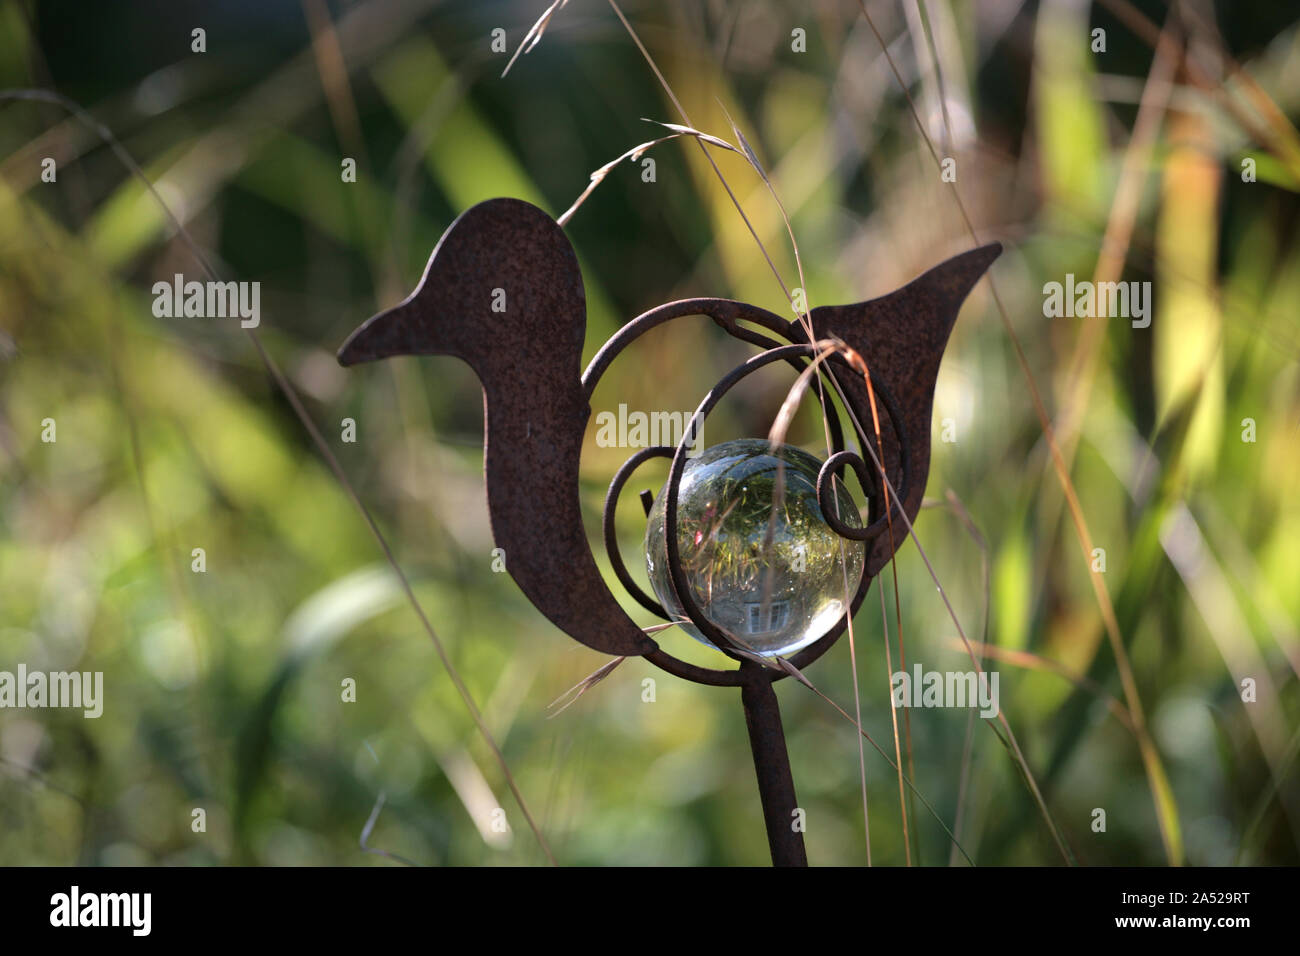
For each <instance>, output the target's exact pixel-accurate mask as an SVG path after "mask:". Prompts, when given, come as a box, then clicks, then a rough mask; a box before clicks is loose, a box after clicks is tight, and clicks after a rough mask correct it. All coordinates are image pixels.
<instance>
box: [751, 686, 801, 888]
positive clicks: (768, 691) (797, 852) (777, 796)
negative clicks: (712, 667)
mask: <svg viewBox="0 0 1300 956" xmlns="http://www.w3.org/2000/svg"><path fill="white" fill-rule="evenodd" d="M740 670H741V673H742V674H743V675H744V676H745V679H744V680H742V682H741V685H740V700H741V702H742V703H743V704H744V705H745V725H746V726H747V727H748V728H749V746H750V749H751V750H752V751H753V752H754V770H755V772H756V773H757V774H758V795H759V798H760V799H761V800H762V802H763V822H764V823H765V824H766V825H767V845H768V847H769V848H770V849H771V851H772V865H773V866H807V865H808V854H807V852H806V851H805V850H804V846H803V828H802V826H800V827H799V828H796V826H795V824H796V822H797V821H796V818H795V810H796V809H797V808H798V806H799V803H798V800H797V799H796V798H795V795H794V778H793V777H792V776H791V775H790V755H789V753H788V752H787V751H786V749H785V729H784V728H783V727H782V726H781V709H780V707H779V706H778V705H777V702H776V691H774V690H773V689H772V682H771V679H770V678H769V676H768V675H767V673H765V671H764V670H763V668H762V667H760V666H759V665H757V664H754V663H752V662H751V661H745V662H744V663H743V664H741V667H740Z"/></svg>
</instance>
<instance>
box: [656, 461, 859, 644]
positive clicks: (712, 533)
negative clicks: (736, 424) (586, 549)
mask: <svg viewBox="0 0 1300 956" xmlns="http://www.w3.org/2000/svg"><path fill="white" fill-rule="evenodd" d="M778 457H779V458H780V460H781V461H783V462H784V463H785V466H784V469H783V472H784V476H783V481H784V492H783V500H782V502H781V506H780V507H779V508H777V509H776V512H775V517H773V507H772V505H773V498H774V497H775V493H776V481H777V469H778ZM820 469H821V462H820V461H818V460H817V459H816V458H814V457H813V456H812V455H810V454H808V453H807V452H805V451H801V450H800V449H798V448H794V447H792V446H790V445H781V446H779V447H774V446H772V445H771V444H770V443H769V442H767V441H764V440H761V439H742V440H740V441H730V442H725V443H723V444H721V445H714V446H713V447H712V448H708V449H706V450H705V451H704V452H702V453H701V454H700V455H699V456H697V457H695V458H691V459H688V460H687V462H686V466H685V468H684V470H683V472H682V481H681V485H680V487H679V488H678V496H677V543H678V551H679V553H680V556H681V563H682V570H683V571H684V572H685V575H686V580H687V581H688V582H689V583H690V586H691V590H692V592H693V596H694V598H695V602H696V604H698V605H699V607H700V610H701V611H703V613H704V616H705V617H706V618H707V619H708V620H709V621H710V622H711V623H712V624H713V625H714V626H715V627H717V628H718V629H719V630H721V631H722V632H723V633H725V634H726V635H728V636H729V637H731V638H733V639H735V640H736V641H737V643H738V644H739V645H740V646H741V647H742V648H747V649H750V650H753V651H754V652H755V653H758V654H762V655H765V656H771V655H775V654H781V655H787V654H793V653H794V652H795V651H797V650H799V649H800V648H803V647H806V646H808V645H809V644H811V643H812V642H813V641H815V640H817V638H819V637H821V636H822V635H823V634H825V633H826V632H827V631H829V630H830V629H831V627H832V626H833V625H834V624H835V623H836V622H837V621H838V620H839V619H840V617H841V616H842V615H843V614H844V612H845V610H846V608H847V607H848V605H849V602H850V601H851V600H852V597H853V595H854V594H855V593H856V592H857V589H858V582H859V580H860V578H861V576H862V568H863V555H864V552H865V547H864V545H863V543H862V542H861V541H850V540H848V539H847V538H841V537H840V536H839V535H837V534H836V533H835V532H834V531H832V530H831V528H830V526H829V525H827V524H826V521H825V520H824V519H823V518H822V512H821V508H820V507H818V504H817V472H818V471H819V470H820ZM834 488H835V499H836V502H837V503H838V505H839V509H840V511H839V514H840V518H841V520H843V521H844V523H845V524H847V525H849V526H851V527H854V528H860V527H862V521H861V518H860V517H859V515H858V509H857V507H856V506H855V505H854V503H853V499H852V498H851V497H850V496H849V494H848V492H847V490H846V489H845V488H844V486H843V484H841V483H840V481H839V480H838V479H837V480H836V481H835V485H834ZM666 491H667V486H666V485H665V487H664V488H663V489H662V490H660V492H659V495H658V497H657V498H655V502H654V506H653V507H652V508H651V509H650V517H649V524H648V526H647V528H646V536H645V550H646V569H647V571H648V572H649V574H650V584H651V586H652V587H653V588H654V592H655V594H656V595H657V596H658V598H659V603H660V604H662V605H663V607H664V610H665V611H667V612H668V614H669V615H670V617H672V618H673V619H674V620H678V621H681V620H682V619H684V618H685V617H686V613H685V611H684V610H683V609H682V605H681V602H679V601H678V600H677V594H676V592H675V591H674V590H673V585H672V581H671V580H670V579H669V573H668V551H667V546H666V542H665V539H664V503H665V500H666V495H665V492H666ZM769 535H770V538H769ZM841 555H842V556H843V561H841ZM846 571H847V585H846V583H845V581H846V574H845V572H846ZM681 626H682V627H683V628H684V629H685V630H686V632H687V633H688V634H690V635H691V636H692V637H694V638H695V639H696V640H698V641H702V642H703V643H705V644H710V646H712V645H711V642H710V641H708V640H706V639H705V637H704V635H703V634H701V633H700V631H699V629H697V628H696V627H695V626H694V625H692V624H690V623H683V624H682V625H681Z"/></svg>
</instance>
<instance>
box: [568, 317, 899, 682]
mask: <svg viewBox="0 0 1300 956" xmlns="http://www.w3.org/2000/svg"><path fill="white" fill-rule="evenodd" d="M687 315H706V316H708V317H710V318H712V319H713V320H714V321H715V322H716V323H717V324H718V325H720V326H721V327H722V328H723V330H724V331H726V332H727V333H728V334H729V335H731V336H733V337H735V338H738V339H740V340H742V341H746V342H749V343H751V344H754V345H758V346H760V347H761V348H762V349H763V351H762V352H760V353H759V354H758V355H755V356H753V357H752V358H750V359H749V360H748V361H746V362H743V363H741V364H740V365H737V366H736V367H735V368H733V369H732V370H731V371H730V372H728V373H727V375H725V376H724V377H723V378H722V379H721V380H720V381H719V382H718V383H717V384H716V385H715V386H714V387H713V388H712V389H711V390H710V391H709V392H708V394H707V395H705V397H704V400H703V401H702V402H701V403H700V406H699V408H698V409H696V411H695V413H694V415H692V417H691V420H690V423H689V424H688V426H687V427H686V428H685V430H684V434H683V436H682V440H681V442H680V443H679V444H678V445H677V447H676V448H672V447H669V446H667V445H656V446H653V447H650V448H643V449H641V450H639V451H637V452H636V453H635V454H633V455H632V456H631V457H630V458H628V459H627V461H625V462H624V463H623V465H622V466H621V467H620V468H619V469H618V471H617V472H616V473H615V475H614V478H613V480H612V481H611V482H610V486H609V491H608V492H607V493H606V496H605V505H604V513H603V516H602V531H603V537H604V543H605V551H606V553H607V555H608V558H609V561H610V565H611V566H612V568H613V570H614V574H615V576H616V577H617V578H618V580H619V582H620V583H621V584H622V585H623V587H624V588H625V589H626V590H627V592H628V593H629V594H630V595H631V596H632V597H633V598H634V599H635V600H636V602H637V603H638V604H640V605H641V606H642V607H644V608H646V609H647V610H649V611H651V612H652V613H654V614H655V615H657V616H659V617H661V618H663V619H664V620H669V619H670V618H669V616H668V614H667V613H666V612H665V610H664V608H663V606H662V605H661V604H660V603H659V602H658V601H656V600H655V599H654V598H653V597H651V596H650V595H649V594H647V593H646V592H645V591H644V590H643V589H642V588H641V586H640V585H639V584H637V582H636V581H635V580H633V578H632V576H631V574H629V573H628V569H627V566H626V565H625V564H624V562H623V558H622V555H621V554H620V553H619V549H618V541H617V536H616V534H615V527H614V516H615V513H616V511H617V508H618V502H619V498H620V497H621V494H622V491H623V488H624V487H625V486H626V484H627V482H628V480H629V479H630V478H631V476H632V474H633V473H634V472H635V471H636V469H637V468H639V467H640V466H641V465H642V464H644V463H645V462H646V461H649V460H650V459H651V458H669V459H671V460H672V465H671V468H670V470H669V476H668V482H667V485H666V498H665V514H664V521H665V544H666V548H667V560H668V572H669V580H670V581H671V583H672V587H673V589H674V591H675V592H676V594H677V597H678V600H679V601H680V602H681V605H682V609H683V611H684V612H685V614H686V616H687V617H688V618H689V619H690V621H691V623H693V624H694V625H695V626H696V627H697V628H699V630H700V633H701V634H703V635H704V636H705V637H706V638H707V639H708V640H709V641H710V642H711V643H712V644H713V646H714V647H716V648H717V649H718V650H720V651H722V652H723V653H724V654H726V655H728V656H729V657H731V658H733V659H734V660H737V661H740V662H741V664H742V668H744V667H745V660H744V658H742V657H741V656H740V655H739V654H737V653H735V652H734V651H733V650H732V647H733V646H734V645H733V642H732V641H731V639H730V638H729V637H728V636H727V635H726V634H725V633H724V632H723V631H721V630H719V629H718V628H717V627H716V626H715V625H714V624H713V623H712V622H711V621H709V620H708V619H707V618H706V617H705V616H704V613H703V612H702V611H701V610H700V608H699V606H698V604H697V603H696V601H695V598H694V596H693V595H692V594H691V591H690V587H689V584H688V582H687V580H686V576H685V573H684V571H683V570H682V566H681V555H680V553H679V547H678V541H677V496H678V490H679V488H680V485H681V480H682V475H683V473H684V471H685V466H686V457H687V456H686V450H687V448H688V447H689V446H690V444H691V443H692V441H693V439H694V436H696V435H698V434H699V430H700V428H701V427H702V426H703V424H704V420H705V418H706V417H707V416H708V414H709V413H710V412H711V411H712V410H713V409H714V407H715V406H716V405H717V404H718V402H719V401H721V399H722V398H723V396H724V395H726V394H727V392H728V391H730V390H731V388H732V387H733V386H735V385H736V384H737V383H738V382H740V381H741V379H743V378H745V377H746V376H748V375H750V374H752V373H754V372H756V371H758V370H759V369H761V368H764V367H766V366H768V365H771V364H774V363H776V362H780V361H784V362H787V363H789V364H790V365H792V366H793V367H795V368H796V369H799V370H801V371H802V370H803V369H804V368H806V365H807V362H808V361H809V360H811V359H812V358H813V357H814V356H815V355H816V352H817V350H816V347H815V346H813V345H811V344H809V343H807V342H795V341H794V340H793V337H792V336H793V330H794V329H795V328H798V326H794V325H792V324H791V323H789V322H787V321H785V320H783V319H781V318H780V317H779V316H777V315H775V314H773V313H771V312H768V311H767V310H765V309H760V308H758V307H756V306H751V305H747V304H745V303H741V302H734V301H732V300H729V299H686V300H683V301H680V302H673V303H670V304H668V305H665V306H660V307H659V308H656V309H651V310H650V311H649V312H646V313H644V314H643V315H641V316H639V317H638V318H636V319H634V320H633V321H632V322H629V323H628V324H627V325H626V326H624V327H623V328H622V329H621V330H620V331H619V332H618V334H616V335H615V336H614V337H613V338H612V339H610V340H609V341H608V342H607V343H606V344H605V345H604V346H603V347H602V348H601V350H600V351H599V352H598V353H597V354H596V357H595V358H594V359H592V362H591V365H590V366H589V367H588V368H587V371H586V373H584V375H583V387H584V391H585V393H586V396H587V398H588V399H590V397H591V395H592V393H593V392H594V390H595V387H596V384H597V383H598V382H599V380H600V377H601V375H603V374H604V372H605V370H606V369H607V368H608V367H609V365H610V364H611V363H612V362H613V360H614V358H615V357H617V355H618V354H619V353H620V352H622V350H623V349H624V348H626V347H627V346H628V345H629V344H631V342H633V341H634V340H635V339H636V338H638V337H639V336H640V335H642V334H643V333H645V332H647V331H649V330H650V329H652V328H654V327H656V326H658V325H660V324H662V323H664V322H667V321H669V320H670V319H675V318H679V317H682V316H687ZM740 321H744V322H751V323H754V324H757V325H760V326H762V327H764V328H766V329H768V330H770V331H772V332H773V333H775V334H776V335H778V336H780V337H781V338H782V339H785V340H786V341H788V342H791V343H792V344H789V345H782V344H781V343H780V342H779V341H777V340H775V339H772V338H769V337H768V336H766V335H763V334H762V333H760V332H757V331H754V330H752V329H749V328H745V327H742V326H740V325H737V322H740ZM828 363H834V364H836V365H838V366H839V367H841V368H844V369H848V368H849V366H848V363H847V362H845V361H844V360H843V359H842V358H841V357H839V356H833V357H831V358H830V359H829V360H828ZM822 374H823V377H825V373H824V372H823V373H822ZM873 388H874V392H875V395H876V397H877V398H878V399H879V401H880V405H882V406H883V407H884V410H885V412H886V414H887V416H888V419H889V424H890V426H891V427H892V429H893V433H894V437H895V439H896V441H897V447H898V452H899V459H900V462H901V464H902V476H901V482H899V483H898V484H897V485H895V487H894V489H891V490H890V491H886V489H885V488H884V485H883V482H882V481H881V476H880V472H879V469H877V468H872V467H870V466H868V465H867V464H866V463H865V462H864V461H863V459H862V458H861V457H860V456H859V455H857V454H856V453H854V452H851V451H846V450H845V448H844V433H843V428H842V426H841V423H840V420H839V416H838V414H837V413H835V411H834V409H833V408H831V407H829V401H827V400H826V398H825V397H824V396H823V394H822V390H817V389H813V390H812V392H813V395H814V396H815V397H816V398H817V400H818V401H819V402H824V403H825V404H824V407H823V412H824V413H825V414H826V419H827V422H828V426H829V430H830V437H831V449H832V454H831V455H830V457H829V458H827V460H826V461H825V462H824V463H823V464H822V467H821V470H820V471H819V473H818V476H817V502H818V506H819V507H820V509H821V511H822V515H823V517H824V518H825V520H826V523H827V524H828V525H829V526H830V527H831V529H832V530H833V531H835V533H836V534H838V535H840V536H841V537H843V538H847V539H850V540H853V541H859V542H866V541H871V540H872V539H874V538H876V537H877V536H878V535H880V534H881V533H882V532H883V531H885V530H886V529H887V528H888V527H889V525H890V519H891V516H890V515H888V514H885V513H884V502H885V501H888V502H890V504H891V506H892V507H891V510H894V509H897V510H900V511H901V507H902V506H901V502H903V501H905V500H906V497H907V494H908V489H909V486H910V484H911V455H910V454H909V449H908V443H907V436H906V434H905V432H904V427H903V421H902V416H901V414H900V413H899V411H898V407H897V405H896V403H895V401H894V398H893V396H892V395H891V394H890V393H889V390H888V389H887V388H885V387H884V386H883V385H881V384H879V383H874V382H873ZM829 391H830V387H829V382H828V386H827V389H826V392H827V393H828V394H829ZM841 394H842V396H844V397H847V393H841ZM865 411H866V410H865V409H859V408H854V409H853V413H854V416H853V417H854V419H855V420H854V425H855V428H854V431H855V434H856V435H857V439H858V442H859V443H860V444H861V445H865V444H866V443H868V442H870V441H871V440H872V438H871V436H868V435H867V434H865V433H864V431H863V429H862V425H863V420H864V417H865V416H864V412H865ZM880 457H882V463H883V456H880ZM846 466H848V467H851V468H853V470H854V471H855V473H856V474H857V476H858V479H859V481H860V482H861V483H862V486H863V488H866V489H870V491H869V492H868V500H869V510H868V520H867V523H866V525H865V527H862V528H854V527H851V526H850V525H848V524H846V523H845V522H843V521H842V520H841V519H840V518H839V517H838V516H837V515H836V514H835V509H834V507H833V502H832V500H831V497H830V495H831V489H832V482H831V479H832V478H837V477H839V476H840V475H841V474H842V472H843V469H844V468H845V467H846ZM870 586H871V575H870V574H869V573H868V570H867V566H866V564H865V563H864V565H863V569H862V575H861V578H860V579H859V582H858V588H857V592H856V593H855V595H854V597H853V600H852V601H851V602H850V605H849V607H848V608H847V609H846V611H845V613H844V614H842V615H841V616H840V618H839V620H838V621H837V622H836V623H835V625H834V626H833V627H832V628H831V629H830V630H829V631H827V632H826V633H825V634H824V635H822V636H821V637H820V638H818V639H817V640H816V641H814V642H813V643H812V644H810V645H809V646H808V647H806V648H804V649H803V650H801V651H799V652H798V653H797V654H795V655H794V656H793V657H792V658H791V663H793V664H794V666H795V667H797V668H799V669H803V668H804V667H807V666H808V665H809V664H811V663H812V662H813V661H815V660H817V659H818V658H819V657H821V656H822V654H824V653H825V652H826V651H827V650H829V649H830V647H831V645H833V644H834V643H835V641H836V640H837V639H838V638H839V636H840V634H842V633H843V632H844V629H845V628H846V627H847V626H848V621H849V619H850V618H851V617H852V616H853V615H854V614H856V613H857V611H858V608H859V607H860V606H861V604H862V601H863V599H864V598H865V597H866V593H867V590H868V589H869V587H870ZM646 659H647V660H649V661H651V662H652V663H654V664H655V665H656V666H658V667H660V668H661V669H663V670H665V671H667V672H668V673H671V674H674V675H676V676H678V677H682V678H685V679H687V680H692V681H695V682H697V683H701V684H712V685H717V686H737V685H743V684H744V683H745V678H744V677H743V676H742V671H741V670H718V669H714V668H706V667H699V666H696V665H694V664H688V663H686V662H685V661H682V660H680V659H678V658H676V657H674V656H672V655H671V654H668V653H667V652H666V651H664V650H663V649H662V648H659V649H656V650H655V651H653V652H652V653H650V654H647V655H646ZM746 670H748V668H746ZM765 672H766V673H767V674H770V675H771V676H770V680H779V679H780V678H781V677H782V676H784V673H783V672H780V671H776V670H766V671H765Z"/></svg>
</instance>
